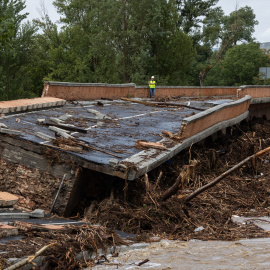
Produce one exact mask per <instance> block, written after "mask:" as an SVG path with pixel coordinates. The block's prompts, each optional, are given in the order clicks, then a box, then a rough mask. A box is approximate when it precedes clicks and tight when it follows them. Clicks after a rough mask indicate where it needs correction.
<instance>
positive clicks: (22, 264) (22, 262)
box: [4, 243, 56, 270]
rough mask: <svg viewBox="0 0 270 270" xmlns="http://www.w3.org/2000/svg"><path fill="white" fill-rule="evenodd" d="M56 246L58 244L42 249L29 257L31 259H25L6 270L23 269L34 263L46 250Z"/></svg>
mask: <svg viewBox="0 0 270 270" xmlns="http://www.w3.org/2000/svg"><path fill="white" fill-rule="evenodd" d="M55 244H56V243H52V244H49V245H47V246H44V247H43V248H41V249H40V250H38V251H37V252H36V253H35V255H32V256H29V257H27V258H25V259H23V260H21V261H19V262H17V263H15V264H13V265H11V266H9V267H8V268H5V269H4V270H15V269H18V268H20V267H22V266H24V265H26V264H28V263H32V261H33V260H34V259H35V258H36V257H38V256H40V255H41V254H42V253H43V252H44V251H45V250H47V249H48V248H49V247H51V246H53V245H55Z"/></svg>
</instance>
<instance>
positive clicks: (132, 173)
mask: <svg viewBox="0 0 270 270" xmlns="http://www.w3.org/2000/svg"><path fill="white" fill-rule="evenodd" d="M248 117H249V112H248V111H247V112H245V113H243V114H241V115H239V116H237V117H236V118H233V119H229V120H227V121H223V122H220V123H218V124H216V125H214V126H212V127H210V128H208V129H206V130H203V131H202V132H200V133H198V134H196V135H193V136H192V137H190V138H188V139H186V140H184V141H183V142H182V143H178V144H176V145H175V146H174V147H172V148H168V151H162V152H160V151H159V150H156V149H150V150H144V151H141V152H139V153H137V154H136V155H133V156H132V157H130V158H127V159H125V160H123V161H121V162H127V163H131V164H134V167H136V169H129V170H127V171H126V173H125V174H122V175H121V178H123V179H125V178H127V179H128V180H130V181H132V180H135V179H137V178H138V177H140V176H142V175H144V174H145V173H147V172H149V171H151V170H152V169H154V168H156V167H158V166H159V165H161V164H162V163H164V162H165V161H167V160H169V159H171V158H172V157H174V156H175V155H176V154H178V153H179V152H181V151H183V150H184V149H186V148H188V147H189V146H190V145H192V144H194V143H197V142H200V141H202V140H203V139H205V138H207V137H209V136H211V135H213V134H214V133H216V132H217V131H219V130H222V129H225V128H227V127H230V126H233V125H236V124H238V123H240V122H241V121H243V120H245V119H247V118H248ZM168 141H169V140H168V139H162V140H161V141H159V142H160V143H164V142H168ZM151 156H154V158H151ZM149 157H150V158H149Z"/></svg>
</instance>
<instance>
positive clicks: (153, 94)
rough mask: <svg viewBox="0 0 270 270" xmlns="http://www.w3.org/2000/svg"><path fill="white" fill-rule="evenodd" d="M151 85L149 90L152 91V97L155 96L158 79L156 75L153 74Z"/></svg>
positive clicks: (149, 83)
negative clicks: (156, 79)
mask: <svg viewBox="0 0 270 270" xmlns="http://www.w3.org/2000/svg"><path fill="white" fill-rule="evenodd" d="M148 85H149V91H150V98H152V97H153V98H154V97H155V89H156V81H155V77H154V76H152V77H151V80H150V81H149V82H148Z"/></svg>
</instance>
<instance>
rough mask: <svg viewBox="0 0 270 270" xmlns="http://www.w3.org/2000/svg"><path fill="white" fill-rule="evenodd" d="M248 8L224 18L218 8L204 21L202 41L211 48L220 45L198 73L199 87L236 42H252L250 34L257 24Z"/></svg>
mask: <svg viewBox="0 0 270 270" xmlns="http://www.w3.org/2000/svg"><path fill="white" fill-rule="evenodd" d="M255 17H256V16H255V15H254V13H253V10H252V9H251V8H250V7H247V6H246V7H244V8H240V9H239V10H236V11H234V12H232V13H231V14H230V15H229V16H224V13H223V11H222V10H221V9H220V8H216V9H215V10H212V12H210V13H208V15H207V16H206V18H205V19H204V28H203V30H204V35H203V37H204V38H203V41H204V42H205V43H208V44H210V45H211V46H214V45H218V44H219V43H220V44H221V46H220V48H219V50H218V52H216V53H214V54H211V58H209V59H208V61H207V63H206V64H205V66H204V68H202V69H201V70H200V71H199V79H200V85H201V86H204V80H205V78H206V76H207V74H208V72H209V71H210V70H212V69H213V68H214V67H215V65H216V64H217V63H218V62H219V61H220V60H221V59H222V57H223V56H224V55H225V53H226V51H227V50H228V49H229V48H231V47H232V46H233V45H236V44H237V42H243V41H246V42H250V41H253V38H252V33H253V32H254V27H255V25H256V24H258V22H257V21H256V20H255Z"/></svg>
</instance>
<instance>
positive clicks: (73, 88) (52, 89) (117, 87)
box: [42, 82, 237, 100]
mask: <svg viewBox="0 0 270 270" xmlns="http://www.w3.org/2000/svg"><path fill="white" fill-rule="evenodd" d="M236 91H237V87H214V86H213V87H212V86H211V87H195V86H194V87H189V86H182V87H181V86H157V87H156V95H155V96H156V97H160V98H161V97H168V96H182V97H190V96H195V97H200V96H235V95H236ZM42 97H56V98H61V99H65V100H94V99H100V98H110V99H119V98H121V97H137V98H147V97H149V89H148V87H147V86H136V85H135V84H133V83H130V84H101V83H69V82H45V84H44V89H43V93H42Z"/></svg>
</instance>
